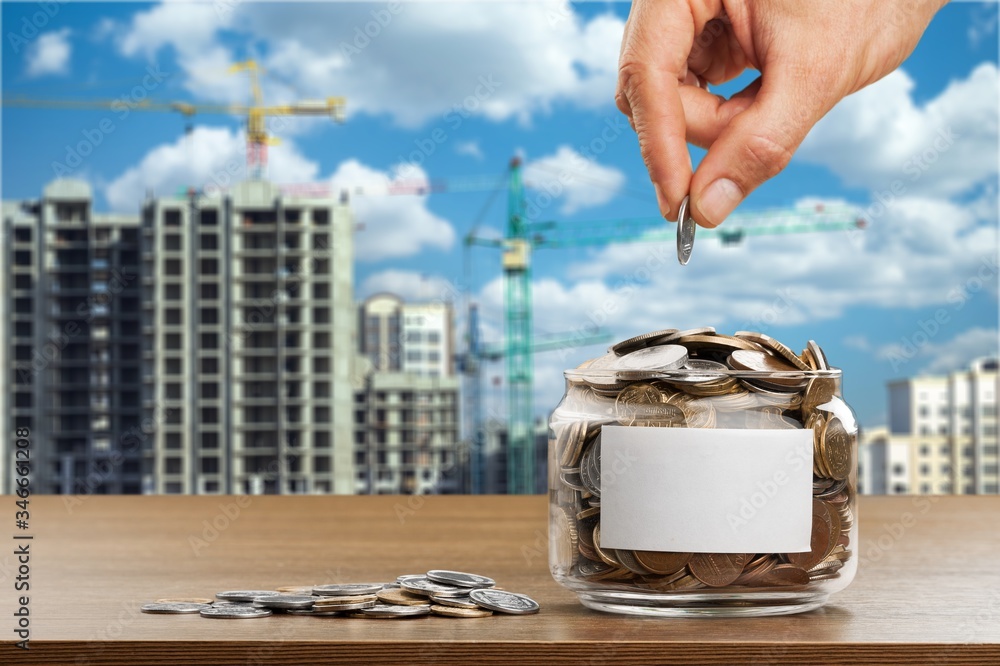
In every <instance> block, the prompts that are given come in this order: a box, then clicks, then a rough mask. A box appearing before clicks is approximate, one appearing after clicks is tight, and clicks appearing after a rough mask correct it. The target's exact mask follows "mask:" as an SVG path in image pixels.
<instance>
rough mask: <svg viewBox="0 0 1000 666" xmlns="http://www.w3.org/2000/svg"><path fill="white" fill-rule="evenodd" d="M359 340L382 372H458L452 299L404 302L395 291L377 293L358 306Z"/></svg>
mask: <svg viewBox="0 0 1000 666" xmlns="http://www.w3.org/2000/svg"><path fill="white" fill-rule="evenodd" d="M358 343H359V348H360V349H359V350H360V352H361V354H362V355H363V356H365V357H366V358H367V359H368V360H369V361H370V362H371V364H372V367H373V368H374V369H375V370H376V371H379V372H404V373H408V374H411V375H416V376H418V377H450V376H452V375H453V374H454V372H455V370H454V358H453V357H454V347H453V344H454V342H453V331H452V308H451V305H450V304H449V303H445V302H430V303H404V302H403V300H402V299H401V298H399V297H398V296H395V295H393V294H384V293H383V294H375V295H373V296H371V297H369V298H368V299H367V300H365V301H364V302H363V303H362V304H361V305H360V306H359V307H358Z"/></svg>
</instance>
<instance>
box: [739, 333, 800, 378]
mask: <svg viewBox="0 0 1000 666" xmlns="http://www.w3.org/2000/svg"><path fill="white" fill-rule="evenodd" d="M733 335H735V336H736V337H737V338H742V339H743V340H749V341H750V342H756V343H757V344H758V345H760V346H761V347H764V348H765V349H770V350H771V351H773V352H775V353H776V354H777V355H778V356H780V357H781V358H783V359H785V360H786V361H788V362H789V363H790V364H791V365H792V367H794V368H798V369H799V370H808V369H809V366H808V365H806V364H805V363H803V362H802V359H800V358H799V357H798V356H796V355H795V352H793V351H792V350H791V349H789V348H788V347H787V346H785V345H784V344H783V343H781V342H779V341H777V340H775V339H774V338H772V337H771V336H769V335H764V334H763V333H757V332H756V331H736V333H734V334H733Z"/></svg>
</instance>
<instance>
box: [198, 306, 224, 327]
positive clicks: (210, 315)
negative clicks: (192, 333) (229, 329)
mask: <svg viewBox="0 0 1000 666" xmlns="http://www.w3.org/2000/svg"><path fill="white" fill-rule="evenodd" d="M198 315H199V318H200V319H201V323H202V324H218V323H219V310H218V309H217V308H201V310H199V313H198Z"/></svg>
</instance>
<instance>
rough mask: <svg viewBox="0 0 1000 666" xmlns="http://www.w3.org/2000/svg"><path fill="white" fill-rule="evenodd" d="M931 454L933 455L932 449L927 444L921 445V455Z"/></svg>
mask: <svg viewBox="0 0 1000 666" xmlns="http://www.w3.org/2000/svg"><path fill="white" fill-rule="evenodd" d="M930 454H931V447H929V446H927V445H926V444H923V445H921V447H920V455H922V456H929V455H930Z"/></svg>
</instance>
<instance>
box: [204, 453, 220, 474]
mask: <svg viewBox="0 0 1000 666" xmlns="http://www.w3.org/2000/svg"><path fill="white" fill-rule="evenodd" d="M201 473H202V474H218V473H219V459H218V458H216V457H215V456H202V458H201Z"/></svg>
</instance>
